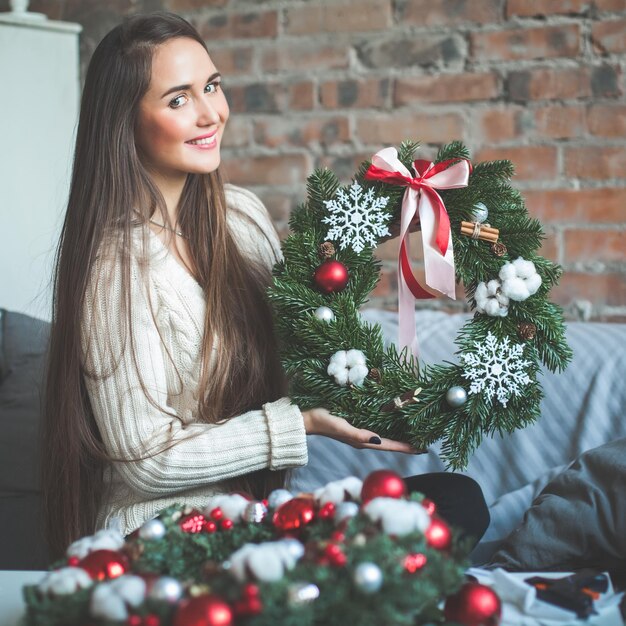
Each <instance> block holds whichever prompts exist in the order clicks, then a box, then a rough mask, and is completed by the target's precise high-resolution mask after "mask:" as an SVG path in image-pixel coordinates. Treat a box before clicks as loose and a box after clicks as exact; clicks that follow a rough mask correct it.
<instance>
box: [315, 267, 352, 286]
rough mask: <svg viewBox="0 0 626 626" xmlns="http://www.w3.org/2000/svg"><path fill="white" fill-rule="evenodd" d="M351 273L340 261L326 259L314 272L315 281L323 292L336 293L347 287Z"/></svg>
mask: <svg viewBox="0 0 626 626" xmlns="http://www.w3.org/2000/svg"><path fill="white" fill-rule="evenodd" d="M349 280H350V275H349V274H348V268H347V267H346V266H345V265H344V264H343V263H341V262H340V261H333V260H331V261H324V263H322V264H321V265H320V266H319V267H318V268H317V269H316V270H315V273H314V274H313V282H314V283H315V286H316V287H317V288H318V289H319V290H320V291H321V292H322V293H336V292H338V291H342V290H343V289H345V288H346V286H347V284H348V281H349Z"/></svg>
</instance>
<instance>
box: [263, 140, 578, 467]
mask: <svg viewBox="0 0 626 626" xmlns="http://www.w3.org/2000/svg"><path fill="white" fill-rule="evenodd" d="M417 148H418V144H417V143H415V142H404V143H403V144H402V145H401V147H400V150H399V152H398V151H396V149H395V148H386V149H384V150H381V151H380V152H378V153H377V154H376V155H374V156H373V157H372V160H371V162H369V161H366V162H364V163H363V164H362V165H361V167H360V169H359V171H358V172H357V174H356V175H355V177H354V179H353V182H352V184H351V185H349V186H347V187H340V185H339V181H338V179H337V177H336V176H335V174H334V173H333V172H331V171H329V170H328V169H323V170H316V171H315V172H314V173H313V174H312V175H311V176H310V177H309V179H308V185H307V188H308V198H307V201H306V202H305V203H303V204H301V205H300V206H299V207H297V208H296V209H295V210H294V212H293V213H292V216H291V220H290V227H291V231H292V232H291V234H290V235H289V236H288V237H287V239H286V240H285V241H284V244H283V253H284V260H283V261H282V262H280V263H279V264H277V265H276V266H275V268H274V281H273V285H272V286H271V287H270V289H269V291H268V295H269V298H270V300H271V302H272V304H273V307H274V313H275V326H276V329H277V334H278V337H279V340H280V343H281V350H282V352H281V354H282V362H283V365H284V367H285V370H286V372H287V374H288V375H289V376H290V379H291V384H292V389H291V396H292V398H293V399H294V401H295V402H296V403H298V404H299V405H300V406H301V407H302V408H312V407H316V406H322V407H325V408H327V409H329V410H330V411H331V412H332V413H334V414H335V415H339V416H341V417H345V418H346V419H348V420H349V421H350V422H351V423H353V424H354V425H356V426H358V427H361V428H368V429H371V430H373V431H375V432H377V433H380V434H381V435H382V436H384V437H389V438H392V439H397V440H401V441H407V442H409V443H411V444H413V445H414V446H415V447H416V448H418V449H419V448H425V447H427V446H429V445H432V444H433V443H435V442H436V441H438V440H441V441H442V452H441V453H442V457H443V458H444V459H445V460H446V462H447V463H448V464H449V465H450V466H451V467H453V468H463V467H464V466H466V465H467V463H468V460H469V457H470V455H471V453H472V451H473V450H474V449H475V448H476V447H477V446H478V445H479V443H480V441H481V439H482V437H483V435H493V434H494V433H500V434H502V433H510V432H512V431H513V430H515V429H517V428H522V427H524V426H527V425H528V424H530V423H531V422H532V421H534V420H535V419H536V418H537V417H538V415H539V402H540V399H541V396H542V392H541V386H540V384H539V382H538V380H537V374H538V372H539V369H540V364H541V363H543V364H544V365H546V366H547V367H548V368H549V369H550V370H552V371H554V370H562V369H564V368H565V366H566V365H567V363H568V362H569V360H570V358H571V351H570V349H569V347H568V346H567V344H566V342H565V338H564V325H563V315H562V311H561V309H560V308H559V307H558V306H557V305H555V304H553V303H551V302H550V301H549V300H548V292H549V291H550V289H551V287H552V286H553V285H555V284H556V283H557V281H558V279H559V277H560V275H561V268H560V267H559V266H558V265H556V264H554V263H552V262H551V261H549V260H547V259H545V258H543V257H541V256H539V255H538V254H537V250H538V249H539V248H540V246H541V241H542V239H543V238H544V234H543V231H542V227H541V224H540V223H539V221H538V220H536V219H533V218H531V217H529V215H528V211H527V209H526V207H525V205H524V200H523V198H522V196H521V194H520V193H519V191H517V190H516V189H514V188H513V187H511V185H510V184H509V179H510V177H511V176H512V175H513V165H512V164H511V162H510V161H504V160H503V161H494V162H484V163H479V164H477V165H475V166H474V167H472V165H471V164H470V162H469V153H468V150H467V149H466V147H465V146H464V145H463V144H461V143H460V142H453V143H451V144H449V145H446V146H444V147H443V148H442V149H441V150H440V151H439V153H438V155H437V158H436V159H435V161H434V162H433V163H429V162H427V161H421V160H415V153H416V150H417ZM418 217H419V225H420V229H421V231H422V239H423V244H424V264H425V270H426V282H427V284H428V285H429V286H430V287H431V288H434V289H436V290H438V291H441V292H443V293H445V294H447V295H448V296H450V297H454V292H455V283H456V281H460V282H462V283H463V284H464V286H465V290H466V293H467V298H468V303H469V306H470V307H471V308H472V309H473V310H475V315H474V317H473V318H472V319H471V320H470V321H468V322H467V323H466V324H465V325H464V326H463V327H462V329H461V330H460V332H459V334H458V336H457V338H456V345H457V346H458V348H459V349H458V351H457V355H458V361H459V362H458V363H446V364H443V365H435V366H420V365H419V363H418V361H417V359H416V358H415V354H416V350H415V342H414V337H415V326H414V307H413V305H414V302H415V298H426V297H432V295H431V291H432V289H431V290H428V289H426V288H425V287H423V286H422V285H421V284H420V283H419V282H418V281H417V280H416V278H415V277H414V275H413V272H412V268H411V263H410V257H409V252H408V238H407V235H408V232H409V227H410V224H411V222H413V223H415V221H416V220H417V219H418ZM487 220H488V222H487ZM394 223H396V224H397V223H400V237H399V242H400V245H399V250H400V252H399V260H398V283H399V284H398V289H399V300H400V304H399V326H400V342H399V344H400V348H396V347H395V346H392V347H390V348H389V349H387V350H385V349H384V347H383V338H382V333H381V329H380V327H379V326H378V325H374V326H372V325H369V324H366V323H364V322H363V321H362V320H361V318H360V316H359V308H360V307H361V306H362V305H363V304H364V303H365V302H366V301H367V298H368V295H369V293H370V292H371V291H372V289H373V288H374V286H375V285H376V283H377V282H378V280H379V273H380V262H379V261H378V260H377V259H376V258H375V257H374V249H375V247H376V245H377V244H378V243H379V242H380V241H381V240H382V239H383V238H384V237H386V236H388V235H389V234H390V231H389V226H390V225H391V224H394Z"/></svg>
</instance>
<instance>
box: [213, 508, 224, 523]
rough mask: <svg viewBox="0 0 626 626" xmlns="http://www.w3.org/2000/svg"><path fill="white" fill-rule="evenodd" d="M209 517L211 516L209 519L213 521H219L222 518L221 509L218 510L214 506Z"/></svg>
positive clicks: (222, 512)
mask: <svg viewBox="0 0 626 626" xmlns="http://www.w3.org/2000/svg"><path fill="white" fill-rule="evenodd" d="M209 515H210V516H211V519H214V520H215V521H219V520H221V519H222V518H223V517H224V511H222V509H220V507H219V506H216V507H215V508H214V509H213V510H212V511H211V512H210V513H209Z"/></svg>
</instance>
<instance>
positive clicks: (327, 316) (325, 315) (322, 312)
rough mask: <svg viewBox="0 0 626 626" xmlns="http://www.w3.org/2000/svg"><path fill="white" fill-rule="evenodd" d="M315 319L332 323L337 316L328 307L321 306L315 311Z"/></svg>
mask: <svg viewBox="0 0 626 626" xmlns="http://www.w3.org/2000/svg"><path fill="white" fill-rule="evenodd" d="M314 315H315V317H317V319H318V320H321V321H322V322H332V321H333V320H334V319H335V314H334V313H333V311H332V309H330V308H329V307H327V306H320V307H318V308H317V309H315V313H314Z"/></svg>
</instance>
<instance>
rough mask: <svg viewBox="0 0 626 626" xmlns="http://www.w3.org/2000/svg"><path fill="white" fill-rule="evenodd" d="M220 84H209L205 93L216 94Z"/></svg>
mask: <svg viewBox="0 0 626 626" xmlns="http://www.w3.org/2000/svg"><path fill="white" fill-rule="evenodd" d="M219 86H220V84H219V83H217V82H216V83H209V84H208V85H207V86H206V87H205V88H204V93H215V92H216V91H217V90H218V89H219Z"/></svg>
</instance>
